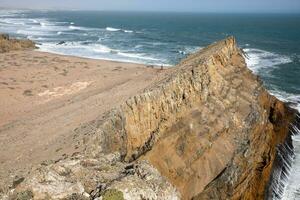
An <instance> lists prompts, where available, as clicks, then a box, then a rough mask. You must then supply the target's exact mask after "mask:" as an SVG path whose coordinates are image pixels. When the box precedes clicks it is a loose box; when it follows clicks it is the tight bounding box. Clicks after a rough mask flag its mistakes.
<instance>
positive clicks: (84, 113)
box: [0, 50, 170, 184]
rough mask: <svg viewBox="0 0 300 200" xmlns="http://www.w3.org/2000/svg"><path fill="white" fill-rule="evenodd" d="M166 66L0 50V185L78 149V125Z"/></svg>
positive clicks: (134, 90) (158, 75)
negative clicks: (33, 167)
mask: <svg viewBox="0 0 300 200" xmlns="http://www.w3.org/2000/svg"><path fill="white" fill-rule="evenodd" d="M169 71H170V70H160V69H157V68H151V67H146V66H145V65H139V64H132V63H121V62H112V61H104V60H93V59H85V58H78V57H71V56H61V55H55V54H50V53H43V52H39V51H33V50H25V51H14V52H9V53H2V54H0V168H1V170H0V180H1V181H0V184H1V182H2V184H3V183H4V182H6V184H7V181H9V180H10V179H12V178H13V177H14V176H16V175H19V176H22V174H24V173H26V172H27V171H28V169H30V168H31V167H32V166H34V165H36V164H39V163H42V162H45V161H47V160H58V159H60V158H62V157H65V156H68V155H72V154H73V153H76V152H80V151H82V148H83V146H84V145H81V144H80V142H81V141H82V139H83V138H84V136H85V133H84V131H81V132H80V131H79V132H78V131H77V130H78V129H77V128H79V127H81V126H83V125H85V126H90V127H88V128H86V129H80V130H86V131H88V130H89V129H92V128H93V127H92V125H91V124H92V123H89V122H90V121H92V120H101V118H102V117H103V115H104V114H105V112H107V111H109V110H110V109H112V108H114V107H116V106H117V105H119V104H120V103H121V102H123V101H125V100H126V99H127V98H129V97H130V96H133V95H134V94H136V93H138V92H139V91H141V90H143V89H144V88H146V87H147V86H149V85H150V84H152V83H153V82H156V81H158V80H160V79H162V78H163V77H164V76H165V75H166V74H167V73H168V72H169Z"/></svg>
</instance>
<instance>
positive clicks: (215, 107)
mask: <svg viewBox="0 0 300 200" xmlns="http://www.w3.org/2000/svg"><path fill="white" fill-rule="evenodd" d="M294 118H295V112H294V111H293V110H291V109H289V108H288V107H287V106H286V105H285V104H284V103H282V102H280V101H278V100H277V99H276V98H275V97H273V96H271V95H269V94H268V92H267V91H266V90H265V89H264V88H263V85H262V83H261V82H260V81H259V79H258V78H257V77H256V76H255V75H253V74H252V73H251V72H250V71H249V70H248V69H247V67H246V63H245V60H244V58H243V53H242V51H241V50H240V49H239V48H238V47H237V44H236V42H235V39H234V38H233V37H230V38H227V39H226V40H223V41H220V42H217V43H215V44H212V45H210V46H208V47H207V48H205V49H203V50H201V51H199V52H197V53H195V54H194V55H191V56H189V57H188V58H187V59H185V60H183V61H182V62H181V63H180V64H179V65H178V66H176V67H174V68H173V69H171V70H170V72H169V76H168V77H167V78H166V79H164V80H161V81H160V82H157V83H155V84H154V85H152V86H150V87H149V88H146V89H145V90H144V92H142V93H141V94H139V95H136V96H134V97H132V98H130V99H128V100H127V101H126V102H124V104H122V105H121V106H119V107H118V108H116V109H115V110H112V111H111V112H109V113H108V114H107V116H106V117H105V119H104V120H101V121H95V122H93V126H94V127H96V128H95V130H93V131H90V132H89V133H88V136H87V138H86V139H85V141H84V142H83V143H84V145H86V150H85V152H82V155H73V156H71V157H70V158H67V159H64V160H60V161H56V162H54V163H48V164H44V166H40V167H38V168H37V169H36V170H33V171H32V172H31V173H30V174H29V175H28V176H27V177H26V178H25V179H24V180H23V181H22V182H21V183H19V182H20V181H19V182H18V184H17V185H14V186H13V187H12V188H14V189H13V190H12V191H11V193H10V194H8V195H7V198H19V197H20V196H21V197H23V196H24V195H25V196H26V195H27V197H30V198H32V197H33V198H35V199H47V198H48V199H71V198H73V199H74V198H75V199H86V198H92V199H97V198H103V199H106V197H107V196H109V195H115V197H116V198H119V199H122V198H125V199H145V198H146V199H180V198H181V199H263V198H265V194H266V191H267V186H268V184H269V180H270V177H271V173H272V168H273V163H274V160H275V155H276V146H277V145H279V144H281V143H284V142H285V140H286V139H287V137H288V133H289V125H290V123H291V122H292V121H293V120H294ZM77 131H78V130H77ZM79 132H80V128H79Z"/></svg>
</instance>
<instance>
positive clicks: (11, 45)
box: [0, 34, 36, 53]
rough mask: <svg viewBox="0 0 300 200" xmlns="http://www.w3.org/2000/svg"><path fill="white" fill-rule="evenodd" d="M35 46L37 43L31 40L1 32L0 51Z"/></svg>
mask: <svg viewBox="0 0 300 200" xmlns="http://www.w3.org/2000/svg"><path fill="white" fill-rule="evenodd" d="M34 48H36V47H35V43H34V42H32V41H31V40H18V39H11V38H10V37H9V35H7V34H0V53H5V52H9V51H15V50H24V49H34Z"/></svg>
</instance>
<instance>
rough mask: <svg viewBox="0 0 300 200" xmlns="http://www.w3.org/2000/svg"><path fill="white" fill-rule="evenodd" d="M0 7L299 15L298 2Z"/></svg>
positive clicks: (23, 2) (115, 0)
mask: <svg viewBox="0 0 300 200" xmlns="http://www.w3.org/2000/svg"><path fill="white" fill-rule="evenodd" d="M0 7H11V8H32V9H62V10H64V9H76V10H109V11H110V10H114V11H171V12H172V11H175V12H221V13H232V12H233V13H235V12H238V13H241V12H247V13H249V12H250V13H257V12H258V13H260V12H261V13H295V12H296V13H300V0H0Z"/></svg>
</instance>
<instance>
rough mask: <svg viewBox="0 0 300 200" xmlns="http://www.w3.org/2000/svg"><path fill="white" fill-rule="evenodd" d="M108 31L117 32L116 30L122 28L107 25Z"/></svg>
mask: <svg viewBox="0 0 300 200" xmlns="http://www.w3.org/2000/svg"><path fill="white" fill-rule="evenodd" d="M106 30H107V31H112V32H116V31H120V30H121V29H118V28H112V27H106Z"/></svg>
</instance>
